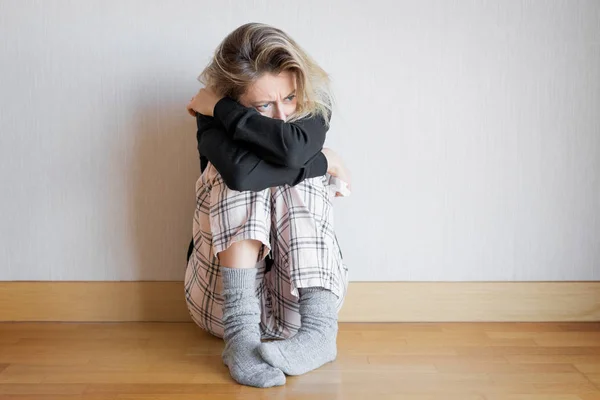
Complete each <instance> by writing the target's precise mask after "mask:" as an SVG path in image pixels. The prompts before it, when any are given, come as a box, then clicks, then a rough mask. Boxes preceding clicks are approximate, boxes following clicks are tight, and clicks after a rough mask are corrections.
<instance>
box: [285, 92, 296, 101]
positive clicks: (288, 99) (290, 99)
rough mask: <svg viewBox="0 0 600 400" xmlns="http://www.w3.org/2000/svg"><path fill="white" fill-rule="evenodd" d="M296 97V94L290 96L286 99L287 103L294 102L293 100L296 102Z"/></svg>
mask: <svg viewBox="0 0 600 400" xmlns="http://www.w3.org/2000/svg"><path fill="white" fill-rule="evenodd" d="M295 97H296V95H295V94H293V95H291V96H288V97H286V98H285V99H286V100H287V101H292V100H294V98H295Z"/></svg>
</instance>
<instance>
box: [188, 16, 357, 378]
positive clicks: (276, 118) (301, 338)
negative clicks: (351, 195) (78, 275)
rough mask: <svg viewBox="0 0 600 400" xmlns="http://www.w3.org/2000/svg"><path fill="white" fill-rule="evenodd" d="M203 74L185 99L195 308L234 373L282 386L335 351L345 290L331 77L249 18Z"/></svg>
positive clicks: (280, 35)
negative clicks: (195, 153) (193, 154)
mask: <svg viewBox="0 0 600 400" xmlns="http://www.w3.org/2000/svg"><path fill="white" fill-rule="evenodd" d="M200 81H201V82H202V83H204V84H205V86H206V88H205V89H201V90H200V91H199V92H198V94H197V95H196V96H195V97H194V98H193V99H192V101H191V102H190V104H189V105H188V111H189V112H190V113H191V114H192V115H195V116H196V118H197V125H198V133H197V139H198V150H199V153H200V154H201V157H200V160H201V163H200V164H201V170H202V175H201V177H200V179H198V182H197V184H196V197H197V206H196V210H195V214H194V238H193V243H192V247H191V248H190V254H189V260H188V265H187V269H186V276H185V292H186V300H187V305H188V308H189V311H190V314H191V316H192V318H193V320H194V321H195V322H196V323H197V324H198V325H199V326H200V327H202V328H203V329H205V330H207V331H208V332H210V333H212V334H214V335H216V336H219V337H223V339H224V341H225V349H224V351H223V360H224V362H225V364H226V365H227V366H228V368H229V371H230V373H231V376H232V377H233V378H234V379H235V380H236V381H237V382H239V383H241V384H245V385H250V386H257V387H270V386H277V385H283V384H284V383H285V375H284V373H285V374H288V375H298V374H302V373H305V372H308V371H310V370H313V369H315V368H318V367H320V366H321V365H323V364H325V363H327V362H330V361H333V360H334V359H335V357H336V355H337V350H336V336H337V313H338V311H339V309H340V307H341V305H342V303H343V300H344V296H345V294H346V288H347V269H346V266H345V265H344V263H343V260H342V254H341V251H340V249H339V246H338V242H337V239H336V236H335V232H334V231H333V209H332V204H331V201H332V198H333V196H335V192H332V189H331V188H330V186H329V178H330V176H336V177H338V178H339V179H341V180H342V181H345V182H347V183H349V176H348V173H347V170H346V168H345V167H344V165H343V163H342V162H341V160H340V158H339V157H338V156H337V155H336V154H335V153H334V152H333V151H331V150H329V149H323V143H324V141H325V134H326V132H327V130H328V126H329V119H330V116H331V112H330V105H331V103H332V102H331V97H330V92H329V89H328V83H329V80H328V76H327V74H326V73H325V72H324V71H323V70H322V69H321V68H320V67H319V66H318V65H317V64H316V63H315V62H314V61H312V59H311V58H310V57H309V56H308V55H307V54H306V53H305V52H304V51H303V50H302V49H301V48H300V47H299V46H298V45H297V44H296V43H295V42H294V41H293V40H292V39H291V38H290V37H289V36H287V35H286V34H285V33H284V32H282V31H281V30H278V29H275V28H273V27H270V26H267V25H263V24H255V23H252V24H246V25H243V26H241V27H239V28H238V29H236V30H235V31H233V32H232V33H230V34H229V35H228V36H227V37H226V38H225V39H224V40H223V42H222V43H221V44H220V45H219V47H218V48H217V50H216V51H215V54H214V57H213V59H212V61H211V62H210V63H209V65H208V66H207V67H206V69H205V70H204V71H203V72H202V74H201V75H200ZM261 338H264V339H284V340H280V341H272V342H267V343H261Z"/></svg>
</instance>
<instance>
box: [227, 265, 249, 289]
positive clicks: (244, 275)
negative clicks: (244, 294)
mask: <svg viewBox="0 0 600 400" xmlns="http://www.w3.org/2000/svg"><path fill="white" fill-rule="evenodd" d="M220 268H221V275H222V277H223V289H229V288H235V289H254V288H255V286H256V282H255V281H256V272H257V271H258V269H257V268H227V267H220Z"/></svg>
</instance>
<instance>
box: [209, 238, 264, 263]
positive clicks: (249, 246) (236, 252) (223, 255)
mask: <svg viewBox="0 0 600 400" xmlns="http://www.w3.org/2000/svg"><path fill="white" fill-rule="evenodd" d="M262 245H263V244H262V242H261V241H260V240H253V239H249V240H241V241H239V242H235V243H233V244H231V245H230V246H229V247H228V248H227V250H223V251H222V252H220V253H219V254H217V257H218V258H219V263H220V264H221V265H222V266H223V267H228V268H252V267H255V266H256V263H257V262H258V256H259V253H260V250H261V247H262Z"/></svg>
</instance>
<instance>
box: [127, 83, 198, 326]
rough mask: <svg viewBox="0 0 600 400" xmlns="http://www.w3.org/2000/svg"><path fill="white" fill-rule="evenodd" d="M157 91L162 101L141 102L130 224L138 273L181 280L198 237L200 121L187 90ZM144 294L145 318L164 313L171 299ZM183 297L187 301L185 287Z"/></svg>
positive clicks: (131, 181)
mask: <svg viewBox="0 0 600 400" xmlns="http://www.w3.org/2000/svg"><path fill="white" fill-rule="evenodd" d="M164 92H168V91H166V90H165V91H164ZM153 94H154V99H156V98H158V99H159V101H154V102H153V104H149V103H150V102H149V101H147V100H148V99H146V101H145V104H144V101H142V102H140V104H142V106H141V107H140V108H139V112H138V113H137V115H135V117H134V121H135V125H136V127H137V128H136V131H135V135H136V136H135V143H134V145H133V146H132V156H133V157H134V159H133V162H132V163H131V164H130V165H131V169H130V170H129V171H128V173H129V174H130V176H129V177H128V182H129V187H128V188H127V190H128V192H129V196H128V199H129V205H128V206H129V210H128V211H129V213H128V215H129V219H130V221H128V226H129V227H130V231H131V239H132V241H131V242H132V243H134V245H135V249H134V250H133V251H135V255H136V263H135V267H133V268H134V273H133V276H134V278H133V279H134V280H144V281H179V282H181V281H183V278H184V274H185V268H186V255H187V250H188V245H189V242H190V239H191V237H192V219H193V211H194V204H195V182H196V180H197V179H198V177H199V174H200V164H199V161H198V152H197V149H196V124H195V120H194V118H192V117H190V116H189V115H188V114H187V112H186V111H185V105H186V100H187V98H186V97H185V96H183V97H182V98H181V99H173V98H174V97H176V96H170V97H171V98H168V100H164V101H162V102H161V101H160V99H162V98H163V97H162V96H160V95H159V94H158V93H153ZM149 98H150V99H152V97H149ZM161 103H162V104H161ZM150 288H152V286H150ZM157 295H158V296H157ZM139 296H141V297H143V298H139V300H140V302H139V303H137V304H141V305H144V307H147V308H149V309H147V310H140V311H142V312H143V315H144V318H147V317H149V316H151V315H158V314H161V315H162V314H163V313H164V312H161V311H160V310H164V307H165V305H166V303H169V301H166V299H164V298H160V293H157V292H156V291H155V290H143V292H140V293H139ZM155 297H158V298H155ZM180 298H181V302H182V306H183V307H185V299H184V293H183V291H182V292H181V297H180ZM175 301H179V300H178V299H175ZM171 304H172V303H171ZM157 308H158V309H157Z"/></svg>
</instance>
